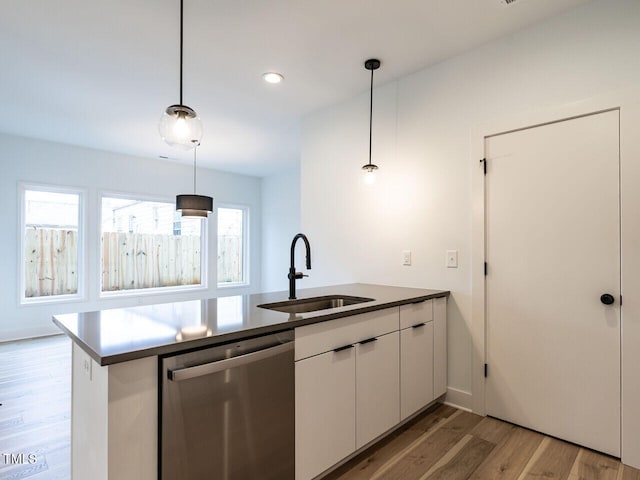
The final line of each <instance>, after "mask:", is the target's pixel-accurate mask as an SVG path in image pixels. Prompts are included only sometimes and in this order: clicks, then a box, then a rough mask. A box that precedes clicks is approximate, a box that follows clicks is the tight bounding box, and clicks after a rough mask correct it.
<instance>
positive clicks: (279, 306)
mask: <svg viewBox="0 0 640 480" xmlns="http://www.w3.org/2000/svg"><path fill="white" fill-rule="evenodd" d="M373 300H374V299H373V298H366V297H352V296H349V295H326V296H324V297H313V298H301V299H300V300H288V301H286V302H275V303H263V304H262V305H258V307H260V308H266V309H269V310H276V311H278V312H285V313H306V312H315V311H317V310H327V309H330V308H338V307H346V306H347V305H355V304H357V303H364V302H373Z"/></svg>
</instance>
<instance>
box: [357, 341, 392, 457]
mask: <svg viewBox="0 0 640 480" xmlns="http://www.w3.org/2000/svg"><path fill="white" fill-rule="evenodd" d="M399 368H400V365H399V338H398V332H397V331H395V332H392V333H389V334H386V335H382V336H379V337H376V338H375V340H372V339H368V340H365V341H364V342H360V343H358V344H357V345H356V448H360V447H362V446H363V445H366V444H367V443H369V442H370V441H371V440H373V439H374V438H376V437H378V436H379V435H381V434H383V433H384V432H386V431H387V430H389V429H390V428H391V427H393V426H395V425H396V424H397V423H398V422H399V421H400V378H399Z"/></svg>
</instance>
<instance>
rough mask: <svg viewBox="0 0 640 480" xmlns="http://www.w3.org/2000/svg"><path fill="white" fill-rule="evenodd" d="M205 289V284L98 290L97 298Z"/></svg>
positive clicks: (177, 292)
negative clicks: (108, 290)
mask: <svg viewBox="0 0 640 480" xmlns="http://www.w3.org/2000/svg"><path fill="white" fill-rule="evenodd" d="M206 290H207V286H206V285H185V286H182V287H155V288H138V289H135V290H134V289H131V290H116V291H110V292H100V294H99V295H98V298H99V299H100V300H108V299H114V298H131V297H141V296H145V297H147V296H153V295H168V294H180V293H191V292H203V291H206Z"/></svg>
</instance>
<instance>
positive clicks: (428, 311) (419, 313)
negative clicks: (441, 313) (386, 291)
mask: <svg viewBox="0 0 640 480" xmlns="http://www.w3.org/2000/svg"><path fill="white" fill-rule="evenodd" d="M431 320H433V300H425V301H424V302H420V303H410V304H408V305H400V330H402V329H403V328H408V327H413V326H414V325H418V324H419V323H427V322H430V321H431Z"/></svg>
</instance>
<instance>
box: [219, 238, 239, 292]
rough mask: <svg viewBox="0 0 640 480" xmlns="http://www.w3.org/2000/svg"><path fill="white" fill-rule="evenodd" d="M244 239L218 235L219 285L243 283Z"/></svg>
mask: <svg viewBox="0 0 640 480" xmlns="http://www.w3.org/2000/svg"><path fill="white" fill-rule="evenodd" d="M243 280H244V279H243V278H242V237H239V236H238V235H218V283H237V282H242V281H243Z"/></svg>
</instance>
